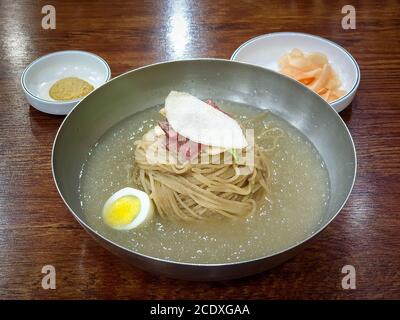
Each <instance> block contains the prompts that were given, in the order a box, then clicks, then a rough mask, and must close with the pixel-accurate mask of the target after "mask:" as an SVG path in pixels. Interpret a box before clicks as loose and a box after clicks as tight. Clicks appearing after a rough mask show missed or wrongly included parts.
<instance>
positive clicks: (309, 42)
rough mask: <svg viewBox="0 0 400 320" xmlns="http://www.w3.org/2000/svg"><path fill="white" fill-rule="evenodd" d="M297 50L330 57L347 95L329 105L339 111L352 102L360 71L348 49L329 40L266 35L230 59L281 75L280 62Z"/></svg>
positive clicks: (257, 38) (250, 41) (297, 34)
mask: <svg viewBox="0 0 400 320" xmlns="http://www.w3.org/2000/svg"><path fill="white" fill-rule="evenodd" d="M294 48H298V49H300V50H302V51H304V52H320V53H323V54H325V55H326V56H327V57H328V60H329V63H330V64H331V65H332V67H333V69H334V70H335V71H336V72H337V74H338V76H339V79H340V80H341V82H342V87H341V88H342V89H344V90H345V91H346V92H347V93H346V94H345V95H344V96H342V97H340V98H339V99H337V100H334V101H332V102H330V105H331V106H332V107H333V108H334V109H335V110H336V111H337V112H340V111H342V110H344V109H345V108H346V107H347V106H348V105H349V104H350V103H351V102H352V100H353V98H354V96H355V94H356V91H357V88H358V85H359V84H360V76H361V75H360V68H359V66H358V64H357V62H356V60H355V59H354V58H353V56H352V55H351V54H350V53H349V52H348V51H347V50H346V49H344V48H343V47H341V46H339V45H338V44H336V43H334V42H332V41H330V40H327V39H324V38H321V37H319V36H315V35H311V34H306V33H297V32H276V33H270V34H265V35H261V36H258V37H255V38H253V39H250V40H248V41H247V42H245V43H243V44H242V45H241V46H240V47H239V48H237V49H236V51H235V52H234V53H233V55H232V57H231V60H235V61H240V62H246V63H250V64H255V65H259V66H261V67H264V68H267V69H270V70H273V71H276V72H279V65H278V61H279V59H280V58H281V57H282V56H283V55H284V54H286V53H288V52H290V51H291V50H292V49H294Z"/></svg>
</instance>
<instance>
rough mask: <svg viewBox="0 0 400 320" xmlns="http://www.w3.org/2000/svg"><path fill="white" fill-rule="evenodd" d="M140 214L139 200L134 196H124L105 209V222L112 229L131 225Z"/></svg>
mask: <svg viewBox="0 0 400 320" xmlns="http://www.w3.org/2000/svg"><path fill="white" fill-rule="evenodd" d="M139 212H140V200H139V199H138V198H137V197H135V196H124V197H121V198H119V199H117V200H115V201H114V202H113V203H111V204H110V205H109V206H108V208H106V211H105V214H104V220H105V222H106V223H107V224H108V225H109V226H111V227H114V228H116V227H117V228H118V227H122V226H126V225H128V224H129V223H131V222H132V221H133V220H134V219H135V218H136V217H137V215H138V214H139Z"/></svg>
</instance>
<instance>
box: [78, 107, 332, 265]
mask: <svg viewBox="0 0 400 320" xmlns="http://www.w3.org/2000/svg"><path fill="white" fill-rule="evenodd" d="M217 103H219V105H220V106H221V107H222V108H223V109H224V110H226V111H227V112H230V113H231V114H236V115H240V116H238V118H240V119H241V120H245V119H247V118H251V117H254V116H256V115H257V114H259V112H260V110H258V109H256V108H253V107H250V106H246V105H240V104H237V103H232V102H227V101H217ZM159 109H160V106H158V107H154V108H151V109H148V110H145V111H143V112H140V113H137V114H135V115H133V116H131V117H129V118H127V119H125V120H123V121H121V122H120V123H118V124H117V125H115V126H114V127H112V128H111V129H110V130H108V131H107V132H106V133H105V134H104V135H103V136H102V137H101V138H100V139H99V141H98V142H97V143H96V144H95V145H94V146H93V148H92V150H90V152H89V154H88V158H87V161H86V162H85V163H84V165H83V166H82V172H81V179H80V188H79V189H80V197H81V205H82V210H83V213H84V215H85V217H86V219H87V222H88V224H89V225H90V226H91V227H92V228H93V229H94V230H97V232H98V233H100V234H102V235H103V236H105V237H107V238H108V239H110V240H112V241H113V242H115V243H118V244H120V245H121V246H123V247H126V248H129V249H131V250H133V251H137V252H140V253H142V254H145V255H149V256H153V257H157V258H162V259H167V260H173V261H181V262H189V263H227V262H235V261H244V260H250V259H254V258H259V257H262V256H265V255H269V254H273V253H275V252H278V251H280V250H284V249H285V248H288V247H290V246H292V245H294V244H296V243H298V242H301V241H302V240H304V239H305V238H306V237H307V236H309V235H311V234H312V233H313V232H314V231H315V230H316V229H317V228H318V225H319V224H320V223H321V220H322V215H323V213H324V212H325V211H326V207H327V203H328V200H329V192H330V191H329V177H328V172H327V170H326V168H325V164H324V162H323V160H322V158H321V156H320V155H319V153H318V152H317V150H316V149H315V147H314V146H313V145H312V143H311V142H310V141H309V140H308V139H307V138H306V137H305V136H304V135H303V134H301V133H300V132H299V131H298V130H297V129H295V128H294V127H293V126H291V125H290V124H289V123H288V122H286V121H284V120H282V119H281V118H279V117H277V116H275V115H273V114H272V113H269V114H268V116H267V117H266V118H265V120H264V121H263V122H262V124H261V123H260V124H259V126H263V127H279V128H281V129H283V130H284V131H285V136H284V137H283V138H281V139H279V141H278V145H277V148H276V149H275V150H274V151H273V152H271V153H270V156H271V159H272V194H271V201H270V202H267V201H266V203H265V205H264V206H263V207H261V208H260V210H259V211H258V212H257V214H255V215H253V216H251V217H248V218H245V219H242V220H240V219H239V220H234V221H231V220H227V219H225V220H221V221H208V222H201V223H197V222H195V223H193V222H192V223H188V222H179V223H177V222H170V221H165V220H162V219H161V218H160V217H159V216H158V215H157V214H156V215H155V216H154V218H153V220H151V221H150V222H149V223H147V224H146V225H144V226H142V227H139V228H137V229H133V230H129V231H116V230H113V229H111V228H109V227H108V226H107V225H105V224H104V223H103V220H102V217H101V212H102V207H103V204H104V202H105V201H106V200H107V199H108V198H109V197H110V196H111V195H112V194H113V193H114V192H116V191H118V190H119V189H121V188H124V187H126V186H128V179H127V172H128V168H129V166H132V165H133V163H134V145H133V142H134V141H135V140H136V139H139V138H140V137H141V136H142V135H143V134H144V133H146V132H147V131H148V130H149V129H150V128H152V127H153V126H154V125H155V124H156V122H157V121H158V120H159V119H160V115H159V113H158V110H159ZM254 129H255V132H256V134H255V135H256V136H257V130H260V129H261V128H260V127H257V126H256V127H255V128H254ZM256 142H257V140H256ZM264 147H268V146H264Z"/></svg>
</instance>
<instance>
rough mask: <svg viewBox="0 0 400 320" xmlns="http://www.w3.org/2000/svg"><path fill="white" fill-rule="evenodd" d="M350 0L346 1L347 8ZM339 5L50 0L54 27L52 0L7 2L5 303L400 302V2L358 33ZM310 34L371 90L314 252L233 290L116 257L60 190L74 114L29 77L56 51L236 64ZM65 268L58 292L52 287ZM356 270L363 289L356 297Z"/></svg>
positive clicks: (370, 15) (0, 83)
mask: <svg viewBox="0 0 400 320" xmlns="http://www.w3.org/2000/svg"><path fill="white" fill-rule="evenodd" d="M339 2H341V1H339ZM347 2H348V1H343V3H336V2H332V1H326V2H325V3H323V2H319V1H313V2H307V1H301V2H300V1H299V2H297V1H290V2H287V3H285V4H284V2H281V1H272V2H268V3H267V2H266V1H260V2H256V1H254V2H253V1H230V0H227V1H216V0H206V1H203V0H202V1H194V0H193V1H173V0H170V1H103V2H101V1H100V2H99V1H96V2H92V1H79V2H78V3H79V4H78V3H77V2H75V3H74V2H73V1H71V2H67V1H51V3H52V4H53V5H54V6H55V8H56V18H57V24H56V29H55V30H43V29H42V28H41V19H42V17H43V15H42V14H41V8H42V6H43V5H45V4H47V2H45V1H31V3H28V1H11V0H2V1H1V2H0V37H1V38H0V57H1V59H0V95H1V104H0V133H1V134H0V298H7V299H8V298H28V299H30V298H44V299H48V298H49V299H51V298H74V299H75V298H89V299H93V298H106V299H109V298H111V299H116V298H123V299H136V298H149V299H153V298H159V299H166V298H168V299H171V298H172V299H175V298H190V299H198V298H204V299H205V298H208V299H220V298H232V299H241V298H244V299H249V298H251V299H266V298H267V299H269V298H290V299H297V298H305V299H317V298H345V299H347V298H400V187H399V182H400V84H399V83H400V82H399V78H400V46H399V38H400V32H399V29H400V19H399V16H398V4H397V3H396V2H395V1H388V2H386V4H383V3H381V2H380V1H376V2H371V1H352V5H354V6H355V8H356V18H357V24H356V26H357V28H356V30H343V29H342V27H341V19H342V17H343V14H342V13H341V8H342V6H343V5H345V4H347ZM276 31H298V32H307V33H313V34H317V35H320V36H323V37H326V38H328V39H331V40H333V41H336V42H337V43H339V44H341V45H342V46H344V47H345V48H347V49H348V50H349V51H350V52H351V53H352V54H353V56H354V57H355V58H356V59H357V61H358V63H359V65H360V68H361V73H362V77H361V78H362V80H361V84H360V87H359V90H358V93H357V96H356V98H355V100H354V101H353V103H352V106H351V107H350V108H348V109H347V110H346V111H344V112H343V113H341V116H342V117H343V119H344V120H345V121H346V123H347V125H348V127H349V129H350V131H351V133H352V135H353V137H354V141H355V144H356V147H357V152H358V161H359V166H358V176H357V181H356V184H355V187H354V190H353V193H352V195H351V196H350V199H349V201H348V203H347V205H346V207H345V208H344V209H343V210H342V212H341V214H340V215H339V216H338V217H337V218H336V219H335V220H334V221H333V222H332V224H331V225H330V226H329V227H328V228H327V229H326V230H325V231H324V232H323V233H322V234H320V235H319V236H318V238H317V239H316V240H314V241H313V243H312V244H311V245H310V246H309V247H308V248H307V249H306V250H305V251H303V253H302V254H301V255H299V256H297V257H296V258H294V259H292V260H290V261H289V262H287V263H285V264H283V265H282V266H279V267H277V268H275V269H273V270H271V271H269V272H266V273H263V274H259V275H256V276H253V277H249V278H245V279H240V280H235V281H226V282H221V283H191V282H184V281H177V280H172V279H166V278H160V277H157V276H154V275H151V274H148V273H146V272H144V271H141V270H138V269H136V268H134V267H131V266H130V265H128V264H127V263H125V262H124V261H121V260H120V259H119V258H117V257H115V256H114V255H112V254H111V253H109V252H108V251H106V250H105V249H103V248H102V247H100V246H99V245H98V244H97V243H96V242H95V241H93V240H92V239H91V238H90V237H89V235H88V234H87V233H86V232H85V231H84V230H83V229H82V228H81V227H80V226H79V225H78V223H77V222H76V221H75V220H74V219H73V217H72V215H71V214H70V213H69V212H68V210H67V209H66V207H65V206H64V204H63V202H62V201H61V199H60V197H59V195H58V193H57V190H56V188H55V186H54V182H53V178H52V174H51V166H50V156H51V147H52V142H53V139H54V136H55V133H56V131H57V128H58V127H59V125H60V124H61V121H62V120H63V117H60V116H51V115H47V114H43V113H40V112H39V111H36V110H35V109H33V108H32V107H30V106H29V105H28V104H27V102H26V100H25V98H24V95H23V92H22V89H21V86H20V75H21V72H22V71H23V69H24V68H25V67H26V65H27V64H29V63H30V62H31V61H33V60H34V59H36V58H38V57H40V56H42V55H44V54H47V53H50V52H53V51H57V50H65V49H80V50H87V51H91V52H94V53H96V54H99V55H100V56H102V57H103V58H104V59H106V60H107V61H108V63H109V64H110V66H111V69H112V74H113V76H117V75H119V74H121V73H123V72H125V71H127V70H130V69H134V68H136V67H139V66H143V65H146V64H149V63H153V62H157V61H163V60H168V59H177V58H186V57H218V58H229V57H230V55H231V54H232V52H233V51H234V50H235V49H236V48H237V47H238V46H239V45H240V44H241V43H242V42H244V41H246V40H248V39H249V38H252V37H254V36H257V35H260V34H264V33H269V32H276ZM47 264H51V265H54V266H55V268H56V272H57V283H56V285H57V288H56V290H44V289H42V287H41V280H42V276H43V274H41V269H42V267H43V266H44V265H47ZM344 265H353V266H354V267H355V268H356V272H357V278H356V280H357V282H356V285H357V288H356V289H355V290H343V289H342V287H341V281H342V277H343V276H344V275H343V274H342V273H341V269H342V267H343V266H344Z"/></svg>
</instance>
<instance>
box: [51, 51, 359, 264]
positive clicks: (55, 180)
mask: <svg viewBox="0 0 400 320" xmlns="http://www.w3.org/2000/svg"><path fill="white" fill-rule="evenodd" d="M195 61H217V62H218V61H219V62H223V63H237V64H241V65H246V66H248V67H250V68H256V69H260V70H268V71H269V72H273V73H275V74H277V75H279V76H281V77H284V78H287V79H289V81H292V82H293V83H296V84H297V85H301V84H300V83H299V82H298V81H296V80H294V79H292V78H290V77H288V76H285V75H283V74H280V73H279V72H276V71H274V70H270V69H266V68H263V67H261V66H258V65H254V64H251V63H246V62H241V61H234V60H229V59H220V58H189V59H176V60H169V61H162V62H156V63H153V64H149V65H145V66H142V67H138V68H135V69H132V70H129V71H126V72H124V73H122V74H120V75H118V76H116V77H114V78H113V79H111V80H110V81H109V82H107V84H108V83H111V82H112V81H114V80H116V79H118V78H120V77H123V76H125V75H126V74H128V73H131V72H135V71H139V70H144V69H147V68H151V67H155V66H158V65H163V64H169V63H179V62H195ZM303 87H304V86H303ZM309 91H310V92H312V94H314V95H315V96H316V97H318V98H319V99H320V100H321V102H323V103H324V104H325V105H327V107H328V108H329V110H331V112H332V113H333V116H334V117H336V118H337V119H338V121H339V122H340V123H341V125H342V126H343V128H344V129H345V130H346V133H347V135H348V137H349V138H350V142H351V146H352V150H353V153H354V172H353V180H352V182H351V186H350V188H349V191H348V194H347V196H346V198H345V199H344V201H343V203H342V205H341V206H340V207H339V208H338V210H337V211H336V213H335V214H334V215H333V216H332V217H331V218H330V219H329V220H328V221H326V222H325V223H324V224H321V225H319V227H318V229H317V230H316V231H315V232H312V233H310V234H308V235H307V236H306V237H305V238H304V239H302V240H301V241H299V242H297V243H294V244H292V245H291V246H289V247H286V248H284V249H281V250H279V251H277V252H274V253H270V254H267V255H264V256H261V257H256V258H253V259H247V260H241V261H233V262H221V263H193V262H183V261H175V260H168V259H163V258H158V257H154V256H151V255H146V254H143V253H140V252H137V251H134V250H131V249H129V248H126V247H124V246H122V245H120V244H118V243H116V242H114V241H112V240H111V239H108V238H107V237H106V236H104V235H102V234H101V233H100V232H98V231H97V230H95V229H94V228H92V227H91V226H90V225H89V224H88V223H86V222H85V221H83V219H81V218H80V217H79V216H78V215H77V214H76V213H75V212H74V210H72V208H71V207H70V206H69V204H68V203H67V201H66V200H65V198H64V196H63V195H62V193H61V191H60V188H59V186H58V183H57V179H56V175H55V171H54V151H55V147H56V143H57V140H58V136H59V134H60V132H61V130H62V128H63V126H64V124H65V123H66V121H68V118H69V117H70V116H71V114H72V113H73V112H74V111H75V110H76V108H77V107H78V105H79V104H80V103H81V102H82V101H83V100H82V101H79V102H78V103H77V104H76V105H75V106H74V107H73V108H72V110H71V112H70V113H68V114H67V116H66V117H65V118H64V120H63V122H62V123H61V125H60V126H59V128H58V130H57V133H56V135H55V137H54V141H53V147H52V152H51V171H52V176H53V181H54V183H55V185H56V189H57V191H58V193H59V195H60V197H61V199H62V200H63V202H64V204H65V206H66V207H67V208H68V210H69V211H70V213H71V214H72V215H73V216H74V218H75V219H76V220H77V221H78V223H79V224H80V225H81V226H83V227H84V228H85V229H87V230H89V231H90V232H91V233H93V234H95V235H96V236H97V237H100V238H101V239H102V240H104V241H105V243H107V244H108V245H111V246H115V247H117V248H119V249H120V250H121V251H123V252H127V253H129V254H134V255H138V256H139V257H141V258H144V259H149V260H155V261H157V262H159V263H165V264H173V265H177V266H191V267H201V268H217V267H223V266H225V267H226V266H236V265H241V264H248V263H254V262H257V261H261V260H264V259H267V258H271V257H273V256H279V255H280V254H283V253H284V252H287V251H291V250H293V249H295V248H297V247H300V246H301V245H302V244H304V243H306V242H308V241H309V240H310V239H312V238H314V237H316V236H317V235H318V234H319V233H320V232H322V231H323V230H324V229H325V228H326V227H327V226H328V225H329V224H330V223H331V222H332V221H333V220H334V219H335V218H336V216H337V215H338V214H339V213H340V211H341V210H342V209H343V207H344V206H345V205H346V203H347V201H348V199H349V197H350V195H351V192H352V190H353V187H354V184H355V180H356V176H357V153H356V148H355V144H354V141H353V137H352V136H351V133H350V131H349V129H348V127H347V125H346V124H345V122H344V121H343V119H342V117H341V116H340V115H339V114H338V113H337V112H336V111H335V110H334V109H333V108H332V107H331V106H330V105H329V103H327V102H326V101H325V100H324V99H323V98H322V97H321V96H320V95H318V94H317V93H315V92H314V91H312V90H309Z"/></svg>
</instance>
